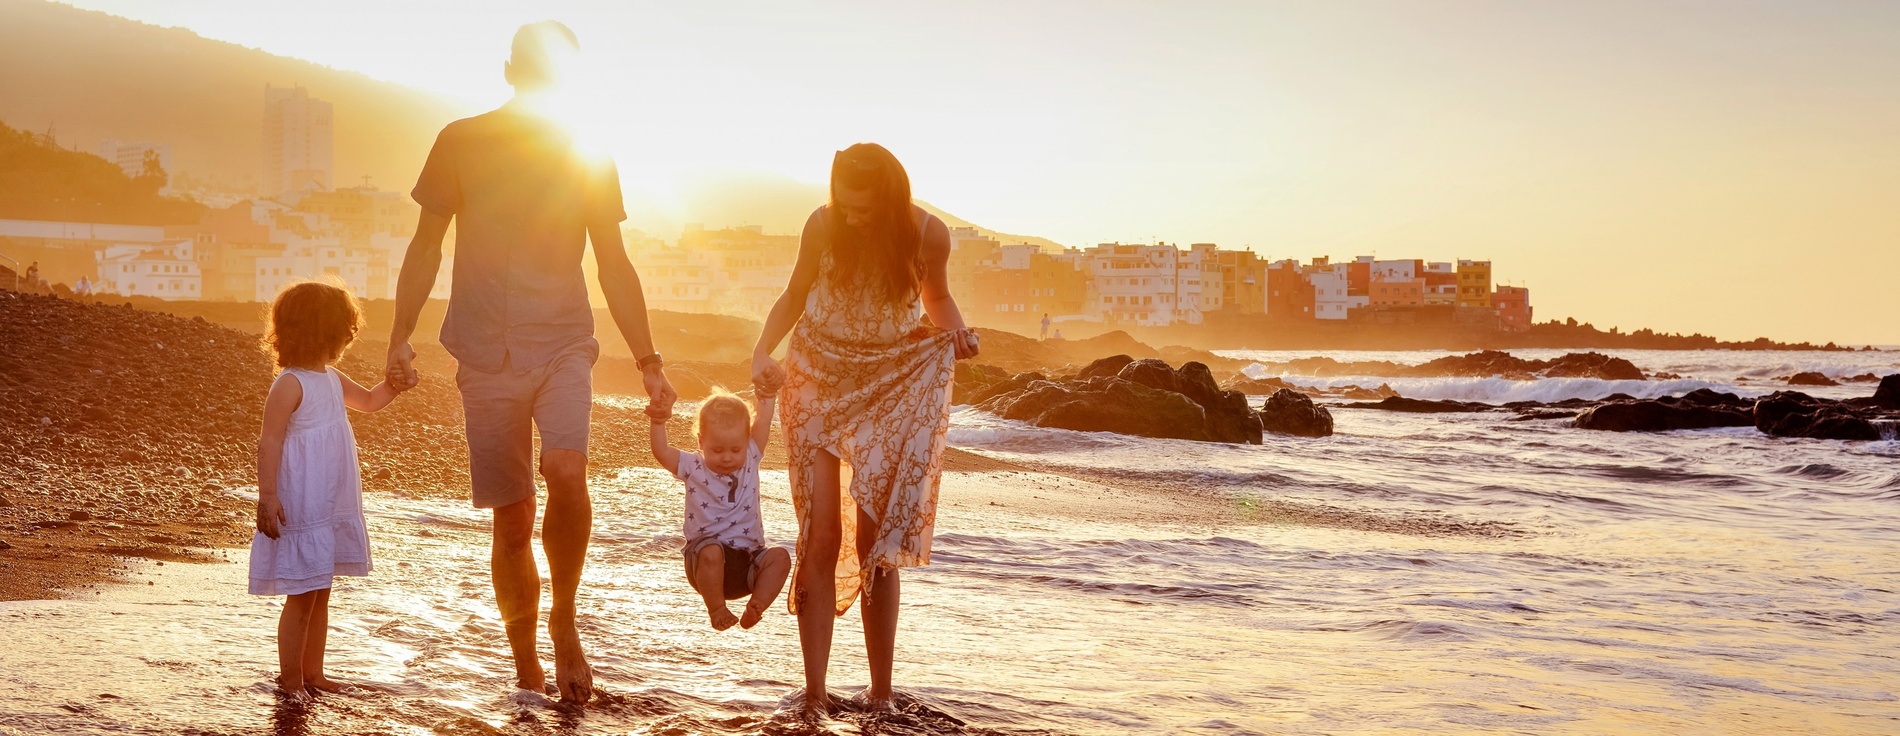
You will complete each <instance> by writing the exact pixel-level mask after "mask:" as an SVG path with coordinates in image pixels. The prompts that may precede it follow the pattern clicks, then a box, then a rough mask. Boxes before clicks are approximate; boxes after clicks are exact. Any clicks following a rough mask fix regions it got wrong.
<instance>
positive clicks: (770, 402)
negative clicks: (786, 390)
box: [752, 391, 778, 454]
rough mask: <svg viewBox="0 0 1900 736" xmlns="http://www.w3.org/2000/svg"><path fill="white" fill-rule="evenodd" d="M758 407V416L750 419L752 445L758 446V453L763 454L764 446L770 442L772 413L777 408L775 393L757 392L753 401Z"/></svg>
mask: <svg viewBox="0 0 1900 736" xmlns="http://www.w3.org/2000/svg"><path fill="white" fill-rule="evenodd" d="M754 401H756V402H757V403H758V405H759V410H758V412H757V414H758V416H755V417H753V418H752V444H755V445H758V446H759V452H760V453H761V454H763V453H764V452H765V445H766V443H768V442H771V441H772V411H773V410H774V409H776V408H778V395H777V394H776V393H766V392H762V391H761V392H758V393H757V395H756V398H755V399H754Z"/></svg>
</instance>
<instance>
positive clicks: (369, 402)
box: [331, 368, 402, 411]
mask: <svg viewBox="0 0 1900 736" xmlns="http://www.w3.org/2000/svg"><path fill="white" fill-rule="evenodd" d="M331 370H336V369H334V368H332V369H331ZM336 374H337V375H338V376H340V377H342V378H343V405H344V406H347V407H350V408H351V409H355V410H357V411H377V410H379V409H382V408H383V407H385V406H389V402H391V401H394V400H395V399H396V394H399V393H402V391H401V390H398V389H397V388H395V387H394V386H391V385H389V382H388V381H383V382H382V383H379V384H376V388H363V386H362V385H361V384H358V383H357V382H356V381H355V380H352V379H351V378H350V376H349V374H346V373H344V372H343V371H337V372H336Z"/></svg>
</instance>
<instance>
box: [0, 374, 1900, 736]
mask: <svg viewBox="0 0 1900 736" xmlns="http://www.w3.org/2000/svg"><path fill="white" fill-rule="evenodd" d="M1560 352H1561V351H1548V352H1546V351H1516V352H1515V354H1517V355H1519V356H1521V357H1535V358H1548V357H1554V356H1555V355H1557V354H1559V353H1560ZM1315 354H1316V353H1312V352H1290V353H1233V354H1230V357H1237V358H1242V359H1246V360H1253V361H1258V362H1260V363H1263V364H1264V363H1272V362H1279V361H1284V360H1287V359H1291V358H1296V357H1309V356H1312V355H1315ZM1318 354H1321V355H1330V356H1331V357H1335V358H1338V359H1340V360H1392V361H1396V362H1401V363H1408V364H1416V363H1423V362H1425V361H1427V360H1430V359H1432V358H1435V357H1439V356H1441V355H1443V353H1435V352H1425V351H1419V352H1401V353H1376V354H1375V353H1364V352H1354V353H1343V352H1342V353H1318ZM1617 355H1619V356H1621V357H1626V358H1629V359H1630V360H1632V361H1633V362H1635V363H1636V364H1637V365H1638V366H1640V367H1642V368H1643V369H1645V370H1646V371H1649V372H1658V371H1666V372H1669V373H1675V374H1680V375H1681V376H1682V378H1680V379H1672V380H1668V381H1653V382H1605V381H1592V380H1588V379H1545V380H1538V381H1506V380H1503V379H1467V378H1440V379H1388V378H1365V377H1358V378H1354V377H1329V378H1323V379H1322V378H1311V377H1301V376H1286V377H1285V378H1286V379H1287V380H1290V381H1294V382H1305V383H1310V384H1314V385H1321V384H1324V385H1347V384H1354V385H1364V386H1376V385H1379V384H1381V383H1385V384H1389V385H1390V386H1391V387H1392V388H1394V389H1396V390H1397V391H1398V392H1399V393H1400V394H1402V395H1405V396H1409V397H1415V398H1430V399H1459V400H1475V401H1487V402H1503V401H1513V400H1545V401H1553V400H1559V399H1564V398H1573V397H1582V398H1599V397H1602V396H1606V395H1609V394H1610V393H1616V392H1622V393H1628V394H1632V395H1637V396H1654V395H1660V394H1664V393H1684V392H1687V391H1689V390H1692V389H1695V388H1702V387H1707V388H1713V389H1715V390H1720V391H1734V392H1737V393H1740V394H1743V395H1759V394H1765V393H1768V392H1771V391H1774V390H1777V389H1779V388H1784V387H1785V386H1783V385H1782V384H1783V383H1784V382H1783V381H1782V380H1781V379H1783V378H1784V377H1785V376H1787V375H1790V374H1792V373H1795V372H1799V371H1811V370H1812V371H1820V372H1823V373H1826V374H1829V375H1832V376H1836V377H1842V378H1845V377H1850V376H1855V375H1860V374H1863V373H1873V374H1876V375H1885V374H1890V373H1900V353H1895V352H1884V353H1771V352H1728V351H1693V352H1662V351H1625V352H1618V353H1617ZM1255 372H1256V373H1258V372H1260V371H1259V370H1256V371H1255ZM1808 390H1809V392H1810V393H1813V394H1816V395H1821V396H1829V397H1836V398H1839V397H1846V396H1855V395H1867V394H1870V393H1871V392H1872V390H1873V386H1872V384H1866V383H1856V384H1848V385H1844V386H1841V387H1830V388H1819V389H1808ZM1333 413H1334V418H1335V424H1336V430H1337V433H1336V434H1335V435H1333V436H1332V437H1327V438H1321V439H1304V438H1291V437H1276V436H1269V437H1268V438H1267V441H1266V443H1265V444H1264V445H1261V446H1228V445H1218V444H1206V443H1193V442H1184V441H1170V440H1153V439H1144V438H1136V437H1125V436H1116V435H1106V434H1091V433H1077V432H1068V431H1062V430H1048V429H1039V428H1034V427H1029V426H1026V425H1023V424H1020V423H1016V422H1009V421H1003V420H999V419H996V418H994V417H991V416H989V415H986V414H983V413H981V412H978V411H975V410H973V409H969V408H959V409H958V410H957V412H956V414H955V415H954V417H953V428H952V433H951V437H950V439H951V442H952V444H953V445H955V446H958V447H961V448H964V449H967V450H970V451H972V452H976V453H979V454H982V455H986V456H989V457H992V458H995V459H997V460H1000V461H1006V462H1008V463H1013V464H1016V465H1019V466H1021V467H1022V468H1025V469H1027V470H1029V471H1035V472H1009V471H1005V472H993V473H981V474H956V475H953V476H951V477H949V478H948V479H947V481H946V489H945V491H944V499H945V503H944V505H943V506H942V508H941V509H940V513H939V519H938V523H937V541H936V548H935V558H934V561H933V564H932V565H930V566H929V567H927V568H921V569H916V570H910V571H906V578H905V588H904V596H905V604H904V613H903V619H902V624H901V625H902V631H901V634H900V638H899V648H898V662H897V667H896V670H897V672H896V676H897V684H898V688H899V690H900V691H901V692H902V693H903V694H904V696H905V700H906V703H907V712H906V714H905V715H902V716H900V717H896V718H889V719H883V720H873V721H865V720H864V719H863V718H860V717H847V718H845V719H844V720H843V721H841V722H838V723H833V724H829V725H828V726H827V728H829V729H830V730H832V731H834V732H839V733H900V734H907V733H919V734H921V733H940V732H961V733H1003V734H1043V733H1048V734H1068V733H1078V734H1097V733H1100V734H1109V733H1156V734H1162V733H1167V734H1174V733H1189V734H1267V733H1272V734H1305V733H1356V732H1379V733H1391V732H1409V733H1577V734H1586V733H1588V734H1600V733H1768V732H1801V733H1840V734H1863V733H1864V734H1873V733H1893V732H1900V523H1896V517H1897V516H1900V514H1896V511H1900V442H1896V441H1880V442H1862V443H1850V442H1837V441H1821V440H1788V439H1775V438H1770V437H1765V436H1762V435H1761V434H1759V433H1757V432H1756V431H1755V430H1753V429H1752V428H1730V429H1715V430H1703V431H1685V432H1672V433H1663V434H1615V433H1608V432H1591V431H1585V430H1578V429H1574V428H1572V427H1570V426H1568V422H1567V421H1565V420H1532V421H1516V420H1515V419H1514V415H1512V414H1509V413H1502V412H1500V413H1471V414H1397V413H1388V412H1377V411H1368V410H1355V409H1343V408H1335V409H1334V410H1333ZM765 475H766V486H767V487H766V496H767V506H768V508H767V523H768V526H769V527H770V530H771V535H772V537H773V538H774V540H775V541H780V542H786V543H789V542H790V541H791V540H792V538H793V536H794V535H795V526H794V524H793V521H792V513H791V508H790V505H789V501H788V500H787V491H786V486H785V476H784V473H783V472H782V471H781V472H767V473H766V474H765ZM234 492H240V493H242V492H244V491H243V489H235V490H234ZM594 498H595V503H596V513H595V519H596V522H595V523H596V541H595V544H594V547H593V550H592V554H591V556H590V562H589V567H588V569H587V575H586V579H585V582H584V585H583V591H584V594H583V599H582V604H581V610H582V616H581V623H582V627H583V632H584V636H585V637H586V638H587V641H588V642H589V643H590V646H591V651H592V656H593V660H594V664H595V666H596V669H597V674H596V682H597V684H598V685H599V687H601V688H602V690H604V691H605V692H606V693H607V697H606V698H605V700H604V702H601V703H599V704H597V705H595V706H594V707H592V708H590V709H589V710H588V711H587V712H586V713H585V714H578V715H577V714H573V713H570V712H565V711H562V710H560V709H558V708H553V707H550V705H549V704H548V703H547V702H546V701H545V699H543V698H541V697H540V696H535V695H527V694H521V693H513V694H511V693H510V691H509V687H508V683H509V682H510V681H511V678H510V674H509V666H508V660H507V657H506V645H505V642H504V638H503V635H502V628H501V625H500V622H499V620H498V618H497V616H496V613H495V610H494V605H493V594H492V591H491V590H490V589H489V588H488V584H487V577H486V570H487V549H486V543H485V541H484V530H485V529H486V524H487V520H486V518H485V515H484V514H482V513H478V512H476V511H475V510H473V509H470V508H467V507H466V506H465V505H464V504H458V503H454V502H445V501H439V500H419V499H411V498H403V497H398V496H394V495H388V494H372V495H371V496H370V497H369V498H368V507H369V511H370V516H371V518H370V526H371V530H372V537H373V540H374V544H375V557H376V565H377V568H376V572H375V574H374V575H372V576H371V577H369V578H366V579H361V580H346V581H343V582H341V583H340V584H339V585H338V587H337V588H336V592H335V594H334V598H333V602H332V614H331V615H332V619H331V621H332V625H333V627H334V631H333V633H332V634H331V637H330V642H331V654H330V660H329V662H330V665H329V667H330V671H331V673H332V674H333V675H338V676H341V677H342V678H345V679H349V680H352V681H355V682H358V683H360V684H361V687H359V688H358V689H357V690H356V691H354V692H351V693H346V694H343V695H337V696H329V697H325V698H322V699H320V701H319V702H318V703H317V704H315V705H313V706H310V707H307V708H279V707H274V706H273V699H272V697H271V695H270V685H269V684H268V680H269V678H270V677H271V676H272V674H273V669H274V666H275V653H274V650H273V649H272V634H273V631H274V624H275V617H276V612H277V608H276V606H277V603H276V601H274V600H271V599H262V598H251V597H249V596H245V595H244V594H243V582H242V581H243V576H244V572H243V566H242V565H241V564H210V565H179V564H170V565H165V566H162V567H152V568H148V570H147V571H146V573H144V574H142V575H141V576H139V577H135V578H134V579H133V581H132V583H133V584H131V585H128V586H124V587H122V588H119V589H115V590H113V591H109V592H107V593H105V594H104V595H101V596H96V598H97V599H96V600H60V601H34V602H21V603H7V604H0V632H4V633H0V692H5V693H6V695H5V696H0V734H8V735H9V736H10V735H11V734H14V733H18V734H40V733H61V734H68V733H70V734H125V733H132V734H148V733H149V734H175V733H191V734H239V733H260V732H263V733H279V734H305V733H308V734H319V733H389V734H628V733H635V734H689V733H716V734H734V733H790V732H798V731H799V729H798V728H796V727H794V726H792V725H791V724H789V723H787V722H786V720H785V719H783V718H779V717H775V715H774V713H775V711H776V710H777V709H778V708H779V706H780V704H781V702H782V701H783V700H784V699H785V697H786V696H787V694H788V693H790V692H792V691H793V690H794V689H796V688H797V687H798V685H799V683H800V681H801V680H800V674H799V672H800V670H799V660H798V648H797V639H796V633H795V629H794V627H793V623H792V620H791V619H790V618H789V617H787V616H785V615H784V608H783V603H782V602H781V603H780V604H779V605H778V606H777V607H775V609H774V612H773V613H772V614H771V615H770V616H768V617H767V619H766V620H765V622H764V623H762V624H761V625H760V626H759V627H758V628H757V629H754V630H752V631H748V632H741V631H736V630H735V631H729V632H723V633H721V632H714V631H712V630H711V629H710V628H708V627H707V625H706V616H705V612H704V609H703V607H701V606H700V605H699V603H698V602H697V599H696V598H694V597H693V596H692V595H691V593H690V591H689V590H688V589H687V588H686V586H685V582H684V580H683V578H682V576H681V573H680V571H679V553H678V548H679V545H680V542H681V539H680V536H679V534H680V532H679V502H680V501H679V494H678V487H677V484H676V483H675V482H674V481H672V480H671V479H670V478H669V477H667V476H666V475H665V474H664V473H663V472H662V471H657V470H651V469H639V468H630V469H625V470H620V471H616V472H612V473H609V474H608V475H607V476H606V477H604V478H601V479H599V480H598V482H597V483H596V484H595V487H594ZM231 557H232V559H234V560H238V561H241V558H240V557H239V555H238V554H237V551H233V552H232V553H231ZM147 580H150V581H151V582H153V583H155V584H154V585H150V586H147V585H144V582H146V581H147ZM858 632H859V629H858V624H857V615H856V611H853V612H852V613H850V614H847V616H846V617H845V618H844V619H842V620H841V621H840V626H839V632H838V635H837V645H836V647H835V650H834V651H835V653H834V659H833V664H832V669H833V674H832V681H833V682H834V683H838V685H835V687H837V688H838V691H839V692H840V694H845V695H848V694H849V693H850V692H851V691H852V690H853V689H855V688H857V687H862V686H863V684H864V683H865V682H866V681H867V677H866V675H865V673H864V669H863V658H862V645H861V642H860V639H859V636H860V634H859V633H858ZM544 651H545V650H544ZM545 658H547V659H549V661H550V662H551V657H545Z"/></svg>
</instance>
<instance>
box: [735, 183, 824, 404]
mask: <svg viewBox="0 0 1900 736" xmlns="http://www.w3.org/2000/svg"><path fill="white" fill-rule="evenodd" d="M824 241H825V208H823V207H820V208H818V209H816V210H813V211H812V213H811V217H809V218H806V219H805V231H804V232H803V233H801V234H800V235H799V236H798V262H797V263H796V264H795V265H793V266H792V279H791V281H789V282H787V283H786V284H785V292H784V293H782V294H779V296H778V302H777V303H775V304H773V305H772V313H771V314H770V315H768V316H767V317H766V318H765V328H764V330H763V331H761V332H760V333H759V343H758V344H757V345H755V346H753V348H752V380H753V381H760V380H761V379H764V380H766V382H767V383H774V382H778V381H782V380H783V379H782V378H780V377H779V376H777V375H776V373H777V371H778V370H779V368H778V362H777V361H774V360H772V352H773V351H775V350H777V349H778V344H779V342H781V341H783V340H784V339H785V336H786V335H787V334H789V333H791V331H792V326H793V325H796V324H798V320H799V318H800V317H803V316H805V297H806V296H807V295H809V294H810V293H811V285H812V284H813V283H814V282H816V281H817V280H818V262H819V260H820V259H821V258H822V257H823V254H824V251H823V250H822V249H823V248H824V247H825V244H824ZM768 373H770V374H773V375H763V374H768Z"/></svg>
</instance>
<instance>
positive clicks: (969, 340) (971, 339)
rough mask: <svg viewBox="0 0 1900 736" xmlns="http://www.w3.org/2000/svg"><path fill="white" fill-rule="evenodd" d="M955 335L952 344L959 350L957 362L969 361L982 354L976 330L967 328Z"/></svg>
mask: <svg viewBox="0 0 1900 736" xmlns="http://www.w3.org/2000/svg"><path fill="white" fill-rule="evenodd" d="M953 335H954V336H953V337H951V338H950V343H951V344H952V345H955V346H956V348H957V360H969V359H970V358H974V357H976V354H977V353H978V352H981V348H980V346H978V345H977V339H976V330H972V329H970V328H968V327H965V328H963V329H960V330H957V331H956V332H954V333H953Z"/></svg>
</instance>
